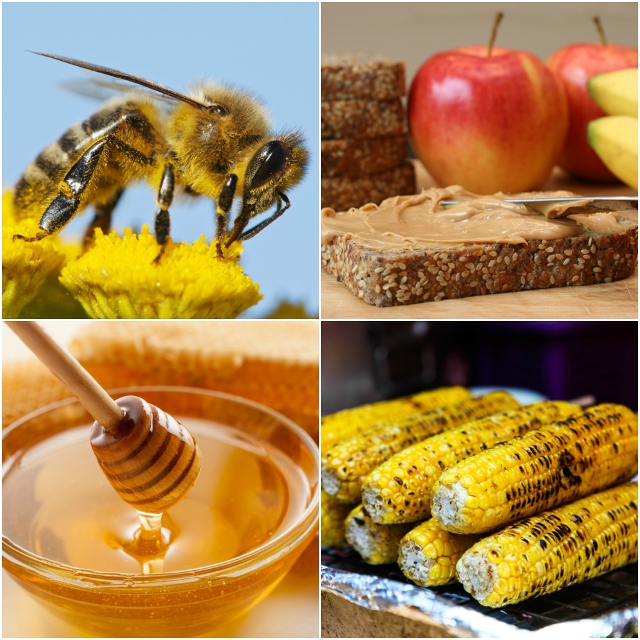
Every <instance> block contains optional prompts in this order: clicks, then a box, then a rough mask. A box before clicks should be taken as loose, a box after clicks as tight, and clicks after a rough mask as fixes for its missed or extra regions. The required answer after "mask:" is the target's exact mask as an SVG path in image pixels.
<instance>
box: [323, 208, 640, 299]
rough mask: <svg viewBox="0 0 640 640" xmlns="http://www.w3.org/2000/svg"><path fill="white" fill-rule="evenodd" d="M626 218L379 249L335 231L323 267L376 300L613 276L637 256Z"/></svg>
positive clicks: (627, 269) (631, 266)
mask: <svg viewBox="0 0 640 640" xmlns="http://www.w3.org/2000/svg"><path fill="white" fill-rule="evenodd" d="M621 219H622V221H626V222H625V226H626V228H625V229H624V230H623V231H620V232H615V233H592V232H588V233H585V234H583V235H580V236H576V237H570V238H560V239H557V240H529V241H528V242H526V243H524V244H510V243H498V242H496V243H492V244H471V245H461V246H459V247H455V248H442V249H439V250H424V251H415V250H404V251H393V252H384V253H381V252H380V251H377V250H375V249H371V248H368V247H365V246H363V245H362V244H359V243H358V242H357V241H355V240H354V239H353V238H351V237H348V236H344V235H337V236H335V237H333V238H332V239H331V241H330V242H329V243H327V244H324V245H323V246H322V251H321V254H322V267H323V269H324V270H325V271H326V272H327V273H329V274H331V275H334V276H335V277H336V278H337V279H338V280H339V281H341V282H344V284H345V286H346V287H347V288H348V289H349V290H350V291H351V292H352V293H353V294H354V295H356V296H358V297H359V298H361V299H362V300H363V301H364V302H366V303H368V304H371V305H376V306H378V307H390V306H395V305H402V304H414V303H418V302H426V301H439V300H442V299H444V298H464V297H467V296H477V295H486V294H489V293H505V292H510V291H526V290H529V289H548V288H552V287H566V286H576V285H589V284H597V283H602V282H612V281H614V280H621V279H622V278H626V277H628V276H630V275H631V274H632V273H633V272H634V270H635V268H636V265H637V262H638V250H637V241H638V224H637V222H633V221H631V220H628V219H627V218H624V217H621V216H618V220H621ZM627 223H628V224H627Z"/></svg>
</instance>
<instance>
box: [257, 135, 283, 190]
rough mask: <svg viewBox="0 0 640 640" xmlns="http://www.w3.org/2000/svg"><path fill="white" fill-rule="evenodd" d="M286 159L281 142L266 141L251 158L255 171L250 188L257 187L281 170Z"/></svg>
mask: <svg viewBox="0 0 640 640" xmlns="http://www.w3.org/2000/svg"><path fill="white" fill-rule="evenodd" d="M285 160H286V154H285V151H284V147H283V146H282V143H280V142H278V140H271V142H267V144H265V145H264V146H263V147H261V148H260V150H259V151H258V152H257V153H256V154H255V155H254V156H253V158H252V159H251V165H253V166H256V165H257V168H256V172H255V173H254V174H253V176H252V178H251V184H250V185H249V188H250V189H257V188H258V187H261V186H262V185H263V184H265V183H266V182H268V181H269V180H270V179H272V178H273V176H274V175H276V174H277V173H278V172H279V171H281V169H282V167H283V166H284V163H285ZM249 175H251V174H249Z"/></svg>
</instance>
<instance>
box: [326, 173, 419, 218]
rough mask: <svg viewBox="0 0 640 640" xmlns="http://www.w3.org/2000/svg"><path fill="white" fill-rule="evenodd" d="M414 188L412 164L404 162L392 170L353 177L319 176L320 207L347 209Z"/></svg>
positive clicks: (410, 192) (407, 192) (413, 191)
mask: <svg viewBox="0 0 640 640" xmlns="http://www.w3.org/2000/svg"><path fill="white" fill-rule="evenodd" d="M415 190H416V178H415V169H414V167H413V164H412V163H410V162H405V163H404V164H402V165H400V166H399V167H396V168H394V169H388V170H387V171H381V172H379V173H372V174H369V175H361V176H359V177H354V178H352V177H349V176H340V177H336V178H322V180H321V194H322V195H321V201H322V203H321V206H322V207H330V208H332V209H335V210H336V211H346V210H347V209H350V208H351V207H361V206H362V205H364V204H367V203H368V202H375V203H376V204H378V203H380V202H382V201H383V200H385V199H386V198H390V197H392V196H395V195H410V194H413V193H415Z"/></svg>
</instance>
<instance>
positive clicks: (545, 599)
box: [322, 548, 638, 631]
mask: <svg viewBox="0 0 640 640" xmlns="http://www.w3.org/2000/svg"><path fill="white" fill-rule="evenodd" d="M322 564H323V565H325V566H328V567H332V568H333V569H339V570H341V571H350V572H352V573H359V574H366V575H374V576H378V577H380V578H388V579H389V580H395V581H397V582H402V583H404V584H413V583H411V582H410V581H409V580H407V579H406V578H405V577H404V575H403V574H402V573H401V572H400V570H399V569H398V566H397V565H396V564H390V565H378V566H371V565H368V564H367V563H366V562H364V560H362V558H360V556H359V555H358V554H357V553H356V552H355V551H353V550H352V549H332V548H323V549H322ZM415 588H416V589H421V588H422V587H418V586H416V587H415ZM432 590H433V591H434V592H436V593H437V594H438V595H440V596H442V597H444V598H446V599H449V600H450V601H451V604H455V605H458V606H463V607H466V608H468V609H473V610H475V611H480V612H482V613H483V614H485V615H487V616H489V617H491V618H494V619H496V620H500V621H501V622H505V623H507V624H511V625H513V626H515V627H518V628H520V629H528V630H531V631H533V630H535V629H541V628H542V627H546V626H547V625H550V624H555V623H558V622H567V621H569V620H579V619H581V618H592V617H597V616H600V615H603V614H605V613H607V612H609V611H613V610H614V609H619V608H623V607H629V606H637V603H638V563H637V562H634V563H633V564H630V565H627V566H626V567H623V568H622V569H617V570H616V571H612V572H611V573H607V574H605V575H604V576H600V577H598V578H594V579H593V580H587V581H586V582H582V583H580V584H576V585H573V586H571V587H567V588H566V589H562V590H561V591H558V592H556V593H552V594H550V595H546V596H541V597H540V598H533V599H531V600H525V601H524V602H519V603H518V604H514V605H507V606H506V607H502V608H500V609H491V608H490V607H484V606H482V605H481V604H479V603H478V602H476V601H475V600H474V599H473V598H472V597H471V596H470V595H469V594H468V593H467V592H466V591H465V590H464V589H463V587H462V585H461V584H460V583H455V584H451V585H447V586H444V587H432Z"/></svg>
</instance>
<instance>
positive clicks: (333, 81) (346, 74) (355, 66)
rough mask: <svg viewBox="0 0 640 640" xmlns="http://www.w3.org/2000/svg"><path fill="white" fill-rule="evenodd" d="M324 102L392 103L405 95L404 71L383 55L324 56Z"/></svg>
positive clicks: (334, 54) (322, 90)
mask: <svg viewBox="0 0 640 640" xmlns="http://www.w3.org/2000/svg"><path fill="white" fill-rule="evenodd" d="M320 78H321V95H322V100H358V99H365V100H392V99H393V98H400V97H402V96H403V95H404V94H405V69H404V63H403V62H396V61H394V60H392V59H391V58H387V57H386V56H382V55H373V54H367V53H323V54H322V60H321V70H320Z"/></svg>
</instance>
